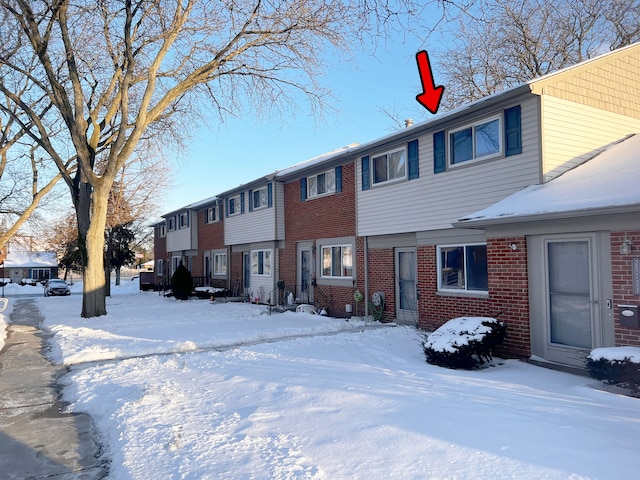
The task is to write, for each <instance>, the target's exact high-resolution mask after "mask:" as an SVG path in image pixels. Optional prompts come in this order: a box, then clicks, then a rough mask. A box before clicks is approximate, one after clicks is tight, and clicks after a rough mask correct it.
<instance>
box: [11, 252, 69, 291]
mask: <svg viewBox="0 0 640 480" xmlns="http://www.w3.org/2000/svg"><path fill="white" fill-rule="evenodd" d="M3 268H4V274H2V273H0V276H2V277H4V278H6V279H8V280H9V281H10V282H12V283H36V282H38V281H43V280H47V279H49V278H57V277H58V260H57V258H56V254H55V253H54V252H9V254H8V255H7V258H6V259H5V261H4V266H3Z"/></svg>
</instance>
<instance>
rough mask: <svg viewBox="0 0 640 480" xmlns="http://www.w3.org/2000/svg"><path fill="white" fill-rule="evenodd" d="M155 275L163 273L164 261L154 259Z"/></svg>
mask: <svg viewBox="0 0 640 480" xmlns="http://www.w3.org/2000/svg"><path fill="white" fill-rule="evenodd" d="M156 275H158V276H161V275H164V261H163V260H156Z"/></svg>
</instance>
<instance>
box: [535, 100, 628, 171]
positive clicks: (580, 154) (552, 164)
mask: <svg viewBox="0 0 640 480" xmlns="http://www.w3.org/2000/svg"><path fill="white" fill-rule="evenodd" d="M542 113H543V119H544V120H543V124H542V128H543V130H542V138H543V142H544V143H543V145H544V149H543V163H544V166H543V172H544V180H545V182H546V181H549V180H551V179H553V178H555V177H557V176H558V175H560V174H562V173H563V172H565V171H567V170H568V169H570V168H572V167H574V166H576V165H578V164H580V163H582V162H583V161H585V160H587V159H589V158H590V157H592V156H593V155H594V154H595V153H597V152H599V151H601V150H602V149H603V147H605V146H606V145H608V144H610V143H612V142H615V141H617V140H620V139H621V138H624V137H625V136H627V135H629V134H630V133H636V132H640V119H635V118H632V117H627V116H624V115H620V114H618V113H613V112H608V111H605V110H601V109H598V108H594V107H591V106H588V105H583V104H580V103H575V102H570V101H568V100H563V99H561V98H556V97H551V96H549V95H543V97H542Z"/></svg>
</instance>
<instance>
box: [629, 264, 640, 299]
mask: <svg viewBox="0 0 640 480" xmlns="http://www.w3.org/2000/svg"><path fill="white" fill-rule="evenodd" d="M631 276H632V278H633V294H634V295H639V296H640V258H634V259H633V263H632V272H631Z"/></svg>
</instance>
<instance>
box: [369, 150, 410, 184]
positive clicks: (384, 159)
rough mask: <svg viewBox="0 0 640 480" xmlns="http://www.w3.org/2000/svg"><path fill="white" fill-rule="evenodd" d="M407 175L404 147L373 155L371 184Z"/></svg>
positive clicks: (398, 178)
mask: <svg viewBox="0 0 640 480" xmlns="http://www.w3.org/2000/svg"><path fill="white" fill-rule="evenodd" d="M406 177H407V153H406V150H405V149H404V148H402V149H400V150H395V151H392V152H387V153H383V154H382V155H377V156H375V157H373V184H374V185H375V184H379V183H384V182H391V181H393V180H400V179H403V178H406Z"/></svg>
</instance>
